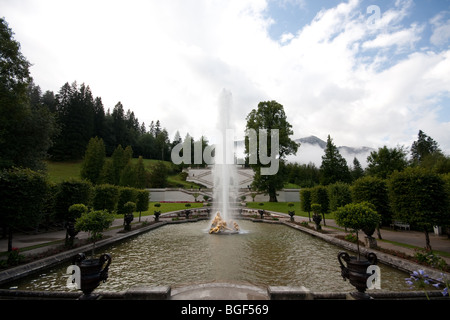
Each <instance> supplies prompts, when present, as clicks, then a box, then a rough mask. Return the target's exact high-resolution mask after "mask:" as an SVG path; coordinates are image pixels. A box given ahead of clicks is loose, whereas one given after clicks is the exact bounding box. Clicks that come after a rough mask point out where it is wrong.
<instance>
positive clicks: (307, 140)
mask: <svg viewBox="0 0 450 320" xmlns="http://www.w3.org/2000/svg"><path fill="white" fill-rule="evenodd" d="M294 141H295V142H300V143H301V144H310V145H317V146H319V147H320V148H322V149H325V148H326V146H327V143H326V142H325V141H323V140H322V139H320V138H317V137H316V136H309V137H304V138H300V139H295V140H294ZM338 150H339V152H341V153H342V152H345V153H348V154H360V153H370V152H372V151H375V149H373V148H369V147H347V146H339V147H338Z"/></svg>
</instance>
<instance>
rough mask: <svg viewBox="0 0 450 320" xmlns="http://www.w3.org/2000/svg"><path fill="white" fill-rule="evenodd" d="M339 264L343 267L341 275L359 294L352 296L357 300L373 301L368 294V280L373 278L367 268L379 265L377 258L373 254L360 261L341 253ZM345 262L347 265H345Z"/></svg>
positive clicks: (354, 293) (353, 293)
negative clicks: (370, 277)
mask: <svg viewBox="0 0 450 320" xmlns="http://www.w3.org/2000/svg"><path fill="white" fill-rule="evenodd" d="M338 260H339V264H340V265H341V275H342V278H343V279H344V281H346V280H347V279H348V280H349V281H350V284H352V285H353V286H354V287H355V288H356V290H357V292H352V293H350V295H351V296H352V297H353V298H354V299H356V300H368V299H372V298H371V297H370V296H369V295H368V294H367V293H366V289H367V279H368V278H369V276H371V274H370V273H367V268H368V267H369V266H370V265H374V264H375V265H376V264H377V261H378V259H377V256H376V255H375V253H373V252H371V253H369V254H367V256H366V259H365V258H362V259H360V260H358V258H357V257H355V256H350V255H349V254H348V253H347V252H340V253H339V254H338ZM343 261H345V262H346V263H347V266H345V265H344V263H343Z"/></svg>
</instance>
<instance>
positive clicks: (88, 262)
mask: <svg viewBox="0 0 450 320" xmlns="http://www.w3.org/2000/svg"><path fill="white" fill-rule="evenodd" d="M73 262H74V264H75V265H77V266H78V267H79V268H80V273H81V274H80V277H81V285H80V289H81V291H83V296H81V297H80V299H81V300H89V299H96V298H97V296H94V295H92V291H94V289H95V288H97V287H98V286H99V285H100V282H101V281H103V282H105V281H106V279H108V269H109V265H110V264H111V255H110V254H109V253H104V254H102V255H101V256H100V258H98V259H86V255H85V254H84V253H79V254H77V255H76V256H75V258H74V261H73Z"/></svg>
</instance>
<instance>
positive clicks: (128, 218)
mask: <svg viewBox="0 0 450 320" xmlns="http://www.w3.org/2000/svg"><path fill="white" fill-rule="evenodd" d="M133 220H134V216H133V214H132V213H127V214H125V216H124V217H123V221H124V223H125V230H131V225H130V223H131V221H133Z"/></svg>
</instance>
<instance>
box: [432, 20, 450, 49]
mask: <svg viewBox="0 0 450 320" xmlns="http://www.w3.org/2000/svg"><path fill="white" fill-rule="evenodd" d="M449 16H450V12H440V13H439V14H437V15H436V16H434V17H433V18H432V19H430V23H431V24H432V25H433V33H432V35H431V37H430V42H431V43H432V44H434V45H443V44H447V43H448V41H449V40H450V18H448V17H449ZM446 17H447V20H445V19H446ZM443 20H444V21H443Z"/></svg>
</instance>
